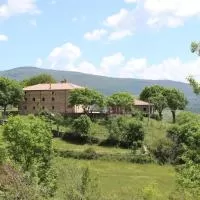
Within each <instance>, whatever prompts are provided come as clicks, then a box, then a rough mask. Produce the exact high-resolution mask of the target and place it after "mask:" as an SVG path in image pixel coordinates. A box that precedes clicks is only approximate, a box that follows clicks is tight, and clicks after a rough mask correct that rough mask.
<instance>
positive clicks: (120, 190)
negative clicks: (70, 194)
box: [55, 157, 175, 200]
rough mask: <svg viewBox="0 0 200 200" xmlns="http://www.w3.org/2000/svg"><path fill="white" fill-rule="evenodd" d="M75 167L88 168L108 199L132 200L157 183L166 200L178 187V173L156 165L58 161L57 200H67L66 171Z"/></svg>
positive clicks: (170, 168)
mask: <svg viewBox="0 0 200 200" xmlns="http://www.w3.org/2000/svg"><path fill="white" fill-rule="evenodd" d="M70 163H72V164H73V165H74V167H76V166H79V167H80V166H89V168H90V170H91V173H92V175H94V176H97V177H98V179H99V186H100V189H101V191H102V193H103V194H104V195H106V196H109V195H112V194H115V195H116V196H117V199H119V200H121V199H126V200H129V198H130V196H131V195H135V194H136V193H137V192H138V190H139V189H141V188H143V187H145V186H147V185H149V184H151V183H157V184H158V188H159V190H160V191H161V193H162V196H163V198H162V199H166V197H167V196H168V195H169V194H170V192H171V191H172V190H173V189H174V187H175V172H174V170H173V168H172V167H171V166H159V165H155V164H148V165H139V164H131V163H126V162H110V161H109V162H108V161H100V160H97V161H85V160H73V159H66V158H65V159H63V158H59V157H57V158H55V167H56V168H57V170H58V191H57V195H56V197H55V199H60V200H62V199H64V192H65V191H66V190H67V184H68V180H67V178H66V177H68V175H67V173H68V172H67V171H66V167H67V166H68V165H69V164H70Z"/></svg>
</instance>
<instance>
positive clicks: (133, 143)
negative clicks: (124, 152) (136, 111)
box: [122, 120, 145, 149]
mask: <svg viewBox="0 0 200 200" xmlns="http://www.w3.org/2000/svg"><path fill="white" fill-rule="evenodd" d="M144 135H145V131H144V128H143V124H142V123H141V122H140V121H138V120H132V121H130V122H129V123H128V124H127V125H126V127H125V130H124V131H123V136H122V142H124V143H125V144H126V145H127V147H129V148H130V147H131V148H134V149H137V148H139V147H141V145H142V143H143V140H144Z"/></svg>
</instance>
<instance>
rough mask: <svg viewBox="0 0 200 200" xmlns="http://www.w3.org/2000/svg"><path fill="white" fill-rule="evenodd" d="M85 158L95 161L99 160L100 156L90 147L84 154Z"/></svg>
mask: <svg viewBox="0 0 200 200" xmlns="http://www.w3.org/2000/svg"><path fill="white" fill-rule="evenodd" d="M83 157H85V159H89V160H94V159H97V158H98V154H97V153H96V151H95V150H94V149H93V148H92V147H90V148H88V149H86V150H85V151H84V152H83Z"/></svg>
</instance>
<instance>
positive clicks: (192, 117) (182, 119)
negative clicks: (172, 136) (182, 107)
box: [176, 112, 200, 125]
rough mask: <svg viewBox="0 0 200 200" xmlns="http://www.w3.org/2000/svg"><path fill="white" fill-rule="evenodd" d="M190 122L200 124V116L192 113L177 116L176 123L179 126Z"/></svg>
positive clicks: (182, 113)
mask: <svg viewBox="0 0 200 200" xmlns="http://www.w3.org/2000/svg"><path fill="white" fill-rule="evenodd" d="M192 121H193V122H194V121H196V122H200V116H199V115H198V114H194V113H192V112H181V113H179V114H178V115H177V119H176V123H177V124H179V125H184V124H186V123H189V122H192Z"/></svg>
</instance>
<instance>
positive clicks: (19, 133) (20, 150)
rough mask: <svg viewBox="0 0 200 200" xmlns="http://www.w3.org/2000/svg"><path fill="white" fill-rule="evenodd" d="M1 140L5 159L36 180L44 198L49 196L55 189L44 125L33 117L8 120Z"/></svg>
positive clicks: (47, 138)
mask: <svg viewBox="0 0 200 200" xmlns="http://www.w3.org/2000/svg"><path fill="white" fill-rule="evenodd" d="M3 136H4V139H5V141H6V144H7V145H6V150H7V152H8V158H9V159H10V160H12V161H13V162H14V163H15V164H16V165H18V166H20V167H21V169H22V170H23V172H24V173H25V174H29V177H30V179H31V181H33V182H34V181H35V180H37V184H38V186H39V187H41V190H42V191H43V192H44V195H45V196H52V195H53V193H54V191H55V188H56V186H55V176H54V175H55V174H54V173H53V171H52V163H51V161H52V158H53V149H52V135H51V131H50V129H49V127H48V125H47V124H46V123H45V121H44V120H42V119H40V118H38V117H35V116H33V115H29V116H16V117H10V118H9V120H8V123H7V124H6V125H5V128H4V131H3ZM46 192H47V193H48V194H47V193H46Z"/></svg>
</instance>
